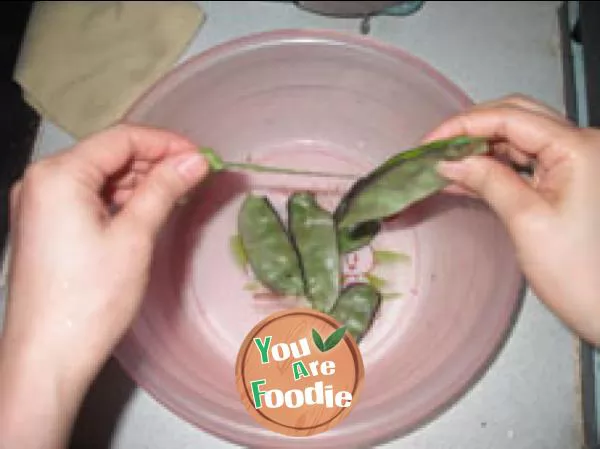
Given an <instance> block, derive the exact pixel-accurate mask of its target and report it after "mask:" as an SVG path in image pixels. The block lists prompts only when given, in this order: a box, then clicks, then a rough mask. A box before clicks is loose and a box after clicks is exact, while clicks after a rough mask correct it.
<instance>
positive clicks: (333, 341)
mask: <svg viewBox="0 0 600 449" xmlns="http://www.w3.org/2000/svg"><path fill="white" fill-rule="evenodd" d="M345 333H346V326H342V327H340V328H339V329H336V330H335V331H333V332H332V333H331V335H330V336H329V337H327V340H325V343H323V339H322V338H321V336H320V335H319V333H318V332H317V331H316V329H313V330H312V337H313V341H314V342H315V345H316V346H317V348H319V351H321V352H327V351H330V350H332V349H333V348H335V347H336V346H337V344H338V343H339V342H340V341H342V338H344V334H345Z"/></svg>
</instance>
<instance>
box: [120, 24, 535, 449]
mask: <svg viewBox="0 0 600 449" xmlns="http://www.w3.org/2000/svg"><path fill="white" fill-rule="evenodd" d="M319 41H321V42H331V43H337V44H350V45H353V46H356V47H358V48H361V49H367V50H371V51H374V52H376V53H379V54H382V55H384V56H388V57H391V58H392V59H401V60H404V61H406V62H408V63H409V64H410V65H412V66H413V67H416V68H417V69H419V70H421V71H422V72H423V73H424V74H425V75H426V76H428V77H430V78H431V79H432V80H434V81H435V82H436V83H438V84H439V85H440V86H441V87H442V88H443V89H445V90H447V91H448V92H449V93H451V94H452V95H453V96H454V97H455V99H456V100H457V101H458V102H459V104H460V105H461V106H462V107H463V108H465V109H466V108H468V107H470V106H473V104H474V103H473V101H472V99H471V98H470V97H469V96H468V95H467V94H466V93H465V92H464V91H463V90H462V89H461V88H460V87H459V86H458V85H457V84H455V83H454V82H453V81H451V80H449V79H448V78H446V77H445V76H443V75H442V74H441V73H440V72H439V71H438V70H437V69H435V68H434V67H433V66H432V65H430V64H429V63H427V62H425V61H423V60H422V59H420V58H418V57H416V56H414V55H412V54H410V53H408V52H407V51H405V50H403V49H401V48H399V47H396V46H394V45H392V44H389V43H386V42H383V41H380V40H377V39H375V38H372V37H368V36H358V35H355V34H351V33H349V32H343V31H333V30H325V29H295V28H286V29H278V30H272V31H266V32H258V33H253V34H249V35H245V36H242V37H239V38H234V39H231V40H228V41H226V42H222V43H220V44H217V45H215V46H213V47H210V48H208V49H206V50H204V51H202V52H201V53H199V54H197V55H193V56H191V57H190V58H189V59H187V60H185V61H183V62H181V63H180V64H179V65H178V66H176V67H174V68H173V69H172V70H171V71H169V72H167V73H166V74H164V75H163V76H162V77H160V78H159V79H158V80H156V81H155V83H154V84H153V85H152V86H151V87H150V88H149V89H147V90H146V91H145V92H144V93H143V94H142V95H141V96H140V97H139V98H138V99H137V100H136V101H135V102H134V103H133V104H132V106H131V107H130V108H129V109H128V110H127V112H126V113H125V115H124V117H123V119H122V120H121V123H127V122H128V121H129V120H132V119H133V118H134V116H135V115H136V113H138V111H139V110H140V109H143V106H144V104H145V103H146V102H147V101H148V100H149V99H151V98H152V97H154V96H156V95H160V91H161V89H163V88H164V87H165V86H167V85H170V84H171V83H172V81H173V80H176V79H178V78H180V77H182V76H185V75H186V74H187V73H188V72H189V73H193V72H194V70H195V68H196V67H197V66H201V65H204V64H209V63H212V62H214V61H218V60H219V59H221V58H223V57H227V56H228V55H231V54H235V53H236V52H237V51H239V50H240V49H244V48H251V47H254V46H257V45H264V44H268V43H273V44H284V43H286V42H287V43H290V42H319ZM512 283H514V284H515V290H517V287H518V290H517V292H516V294H515V297H514V298H511V299H510V301H511V305H510V307H509V308H507V313H506V317H503V319H502V321H501V323H502V325H501V326H500V325H499V326H497V327H498V329H496V330H495V333H494V335H493V341H494V345H490V348H489V350H488V351H485V354H480V355H479V356H478V357H477V360H476V361H475V362H474V363H473V366H477V368H476V369H473V370H472V372H471V374H470V375H469V376H466V377H465V378H464V379H463V381H462V382H460V385H457V386H456V387H455V388H454V393H453V394H450V395H448V396H447V397H446V398H445V400H444V401H441V402H440V403H439V405H438V406H437V407H435V408H434V409H432V410H430V411H429V412H428V413H427V414H424V415H423V416H419V417H418V418H417V419H413V420H411V421H410V422H409V423H406V424H405V425H403V426H397V427H395V428H394V429H390V428H389V427H387V428H386V430H385V431H384V432H383V433H382V434H381V435H376V436H374V435H369V434H367V432H363V434H362V435H363V436H362V437H361V441H360V444H361V445H363V444H364V445H379V444H383V443H384V442H388V441H391V440H393V439H396V438H400V437H403V436H406V435H408V434H410V433H412V432H414V431H415V430H417V429H419V428H422V427H424V426H426V425H428V424H430V423H431V422H432V421H433V420H435V419H436V418H438V417H439V416H440V415H442V414H443V413H444V412H445V411H447V410H448V409H449V408H451V407H452V406H454V405H455V404H456V403H457V401H458V400H459V399H460V398H462V397H464V396H465V395H466V393H467V392H468V391H469V390H470V389H471V388H472V387H473V386H474V385H476V384H477V383H478V382H479V381H480V379H481V378H482V377H483V375H484V374H485V372H486V371H487V370H488V369H489V367H490V366H491V365H492V364H493V363H494V361H495V360H496V359H497V357H498V355H499V353H500V352H501V349H502V348H503V347H504V345H505V343H506V341H507V339H508V337H509V336H510V334H511V332H512V329H513V327H514V323H515V322H516V320H517V318H518V316H519V312H520V310H521V307H522V303H523V298H524V295H525V288H524V285H525V284H524V278H523V275H522V273H521V272H520V271H519V269H518V266H517V265H516V262H515V276H514V279H513V282H512ZM132 337H133V336H132ZM133 339H135V337H133ZM125 340H129V338H123V339H122V342H123V341H125ZM127 351H128V348H126V347H123V346H122V345H121V344H120V346H119V347H117V349H116V350H115V352H114V355H115V358H116V359H117V360H118V362H119V364H120V365H121V366H122V367H123V369H124V371H125V372H126V373H127V375H128V376H130V377H131V378H132V379H133V380H134V381H135V383H136V384H137V385H139V386H140V387H141V388H142V389H144V391H146V392H147V393H148V394H149V395H150V396H152V397H153V398H154V399H155V400H156V401H157V402H158V403H160V404H161V405H163V406H164V407H166V408H167V409H168V410H169V411H170V412H172V413H174V414H175V415H176V416H178V417H180V418H181V419H184V420H185V421H188V423H191V424H192V425H194V426H195V427H198V428H199V429H200V430H202V431H205V432H208V433H209V434H211V435H212V436H215V437H217V438H220V439H223V440H224V441H228V442H232V443H234V444H240V445H244V446H246V445H248V444H249V443H248V440H247V439H246V440H245V439H244V436H243V435H242V434H241V433H240V432H239V431H237V432H234V431H230V432H229V433H227V432H224V431H223V429H222V428H221V427H220V425H219V424H218V423H217V420H216V417H214V418H213V419H212V420H211V422H210V423H206V422H203V423H200V422H199V420H198V419H197V417H195V416H193V414H192V413H189V412H188V410H184V409H181V408H180V407H179V406H178V405H177V404H176V402H175V401H173V400H170V399H169V398H165V397H158V396H157V395H156V388H155V387H157V386H159V383H160V382H157V379H150V378H147V379H144V380H143V381H142V380H140V379H139V376H138V375H137V374H133V373H132V370H129V369H128V365H129V363H127V362H125V361H124V360H123V358H124V356H125V353H126V352H127ZM319 436H323V437H324V438H323V439H321V438H319V442H318V443H317V444H322V445H323V447H335V441H334V440H331V439H329V438H327V435H326V434H320V435H318V436H317V437H319ZM276 437H277V438H275V439H273V441H272V442H271V443H267V444H265V443H264V442H263V443H262V447H270V448H274V447H288V446H290V447H291V446H293V447H297V446H298V441H291V443H292V444H291V445H290V444H288V443H289V442H288V441H286V440H288V438H285V439H281V437H282V436H281V435H276ZM256 438H262V436H259V435H258V434H255V435H253V436H252V439H256ZM301 440H302V441H303V443H302V444H303V445H306V444H310V443H311V440H312V438H311V439H308V440H304V439H301Z"/></svg>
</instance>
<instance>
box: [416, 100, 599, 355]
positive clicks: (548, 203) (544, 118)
mask: <svg viewBox="0 0 600 449" xmlns="http://www.w3.org/2000/svg"><path fill="white" fill-rule="evenodd" d="M462 134H465V135H470V136H477V137H485V138H489V139H490V140H491V141H492V142H493V149H494V151H495V152H496V153H500V154H501V155H504V156H507V157H508V158H509V159H510V160H512V161H513V162H514V163H516V164H518V165H527V164H529V163H531V164H533V166H534V175H533V177H532V178H531V179H525V178H523V177H521V176H519V175H518V174H517V173H516V172H515V171H514V170H512V169H511V168H509V167H508V166H507V165H506V164H503V163H501V162H500V161H499V160H497V159H495V158H493V157H490V156H473V157H470V158H467V159H465V160H464V161H460V162H444V163H442V164H440V165H439V171H440V173H441V174H442V175H444V176H445V177H447V178H448V179H449V180H451V181H453V182H454V183H455V184H456V185H458V186H459V187H461V188H462V189H464V190H465V191H467V192H469V193H471V194H474V195H477V196H480V197H481V198H482V199H484V200H485V201H486V202H488V203H489V205H490V206H491V207H492V208H493V209H494V210H495V211H496V213H497V214H498V215H499V217H500V219H501V220H502V221H503V222H504V224H505V225H506V227H507V229H508V232H509V233H510V235H511V237H512V240H513V242H514V244H515V247H516V252H517V257H518V259H519V261H520V263H521V267H522V269H523V272H524V273H525V276H526V277H527V279H528V281H529V283H530V285H531V287H532V289H533V290H534V292H535V293H536V294H537V295H538V297H539V298H540V299H542V300H543V301H544V302H545V303H546V304H547V305H548V306H549V307H550V308H551V309H552V310H553V311H554V312H555V313H556V314H557V315H558V316H559V317H560V318H562V319H563V320H564V321H565V322H566V323H567V324H568V325H569V326H570V327H571V328H572V329H573V330H574V331H576V332H577V333H578V334H580V335H581V336H582V337H583V338H585V339H587V340H589V341H590V342H592V343H594V344H596V345H599V344H600V276H599V274H598V273H600V131H598V130H595V129H579V128H576V127H575V126H574V125H572V124H571V123H569V122H568V121H567V120H565V119H564V118H563V117H561V116H560V115H558V114H557V113H556V112H554V111H552V110H551V109H549V108H547V107H546V106H544V105H541V104H539V103H537V102H535V101H533V100H530V99H527V98H524V97H520V96H516V97H508V98H505V99H502V100H499V101H494V102H490V103H486V104H481V105H478V106H476V107H475V108H473V109H472V110H470V111H467V112H465V113H463V114H460V115H458V116H456V117H454V118H451V119H450V120H448V121H446V122H445V123H443V124H442V125H441V126H440V127H438V128H437V129H436V130H434V131H433V132H432V133H431V134H430V135H429V136H427V140H432V139H443V138H448V137H451V136H456V135H462Z"/></svg>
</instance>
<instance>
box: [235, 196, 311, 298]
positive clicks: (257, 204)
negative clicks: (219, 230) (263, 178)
mask: <svg viewBox="0 0 600 449" xmlns="http://www.w3.org/2000/svg"><path fill="white" fill-rule="evenodd" d="M238 230H239V235H240V238H241V241H242V245H243V247H244V251H245V253H246V256H247V258H248V263H249V264H250V267H251V268H252V271H253V272H254V275H255V276H256V278H257V279H258V281H259V282H261V283H262V284H263V285H264V286H265V287H267V288H269V289H270V290H272V291H273V292H275V293H279V294H282V295H287V296H300V295H302V294H303V293H304V283H303V279H302V271H301V269H300V260H299V258H298V254H297V253H296V250H295V249H294V246H293V244H292V241H291V240H290V237H289V236H288V234H287V232H286V231H285V228H284V226H283V223H282V222H281V220H280V219H279V216H278V215H277V212H276V211H275V210H274V209H273V206H272V205H271V202H270V201H269V200H268V199H267V198H265V197H259V196H254V195H248V196H247V197H246V199H245V201H244V203H243V204H242V208H241V209H240V212H239V215H238Z"/></svg>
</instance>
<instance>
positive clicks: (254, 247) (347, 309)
mask: <svg viewBox="0 0 600 449" xmlns="http://www.w3.org/2000/svg"><path fill="white" fill-rule="evenodd" d="M487 150H488V147H487V143H486V142H485V141H484V140H482V139H473V138H468V137H458V138H454V139H449V140H444V141H436V142H432V143H430V144H427V145H424V146H421V147H418V148H415V149H413V150H410V151H406V152H403V153H399V154H397V155H395V156H393V157H392V158H390V159H388V160H387V161H386V162H384V163H383V164H382V165H380V166H379V167H378V168H376V169H375V170H374V171H372V172H371V173H370V174H368V175H367V176H365V177H364V178H361V179H359V180H358V181H357V182H356V183H355V184H354V185H353V186H352V188H351V189H350V190H349V191H348V192H347V194H346V195H345V196H344V197H343V198H342V200H341V201H340V203H339V205H338V207H337V208H336V210H335V211H334V212H333V213H330V212H328V211H327V210H325V209H323V208H322V207H321V206H319V204H318V203H317V201H316V199H315V197H314V195H313V194H312V193H309V192H297V193H294V194H293V195H291V196H290V197H289V199H288V202H287V212H288V214H287V215H288V220H287V221H288V222H287V226H286V225H284V223H283V222H282V220H281V218H280V217H279V215H278V214H277V212H276V211H275V209H274V208H273V207H272V205H271V203H270V201H269V199H268V198H266V197H264V196H255V195H252V194H251V195H248V196H247V197H246V199H245V201H244V203H243V205H242V207H241V209H240V212H239V215H238V231H239V236H240V241H241V245H242V248H243V251H244V253H245V257H246V259H247V261H248V263H249V264H250V267H251V268H252V271H253V273H254V276H255V277H256V279H257V280H258V281H259V282H260V283H261V284H262V285H263V286H264V287H266V288H268V289H269V290H270V291H272V292H274V293H277V294H280V295H285V296H305V297H306V298H307V299H308V300H309V301H310V303H311V304H312V307H313V308H315V309H317V310H319V311H322V312H325V313H328V314H329V315H331V316H332V317H334V318H335V319H336V320H338V321H339V322H340V323H342V324H343V325H346V328H347V330H348V332H349V333H350V334H351V335H352V336H353V337H354V338H355V339H356V340H357V341H360V339H361V338H362V337H363V336H364V334H365V333H366V331H367V330H368V329H369V327H370V325H371V323H372V321H373V318H374V316H375V313H376V312H377V310H378V308H379V305H380V303H381V299H382V295H381V293H380V292H379V291H378V290H377V289H376V288H375V287H374V286H373V285H370V284H367V283H357V284H351V285H349V286H346V287H345V288H343V283H342V262H341V259H342V256H343V255H344V254H345V253H348V252H352V251H356V250H358V249H360V248H361V247H363V246H365V245H367V244H369V243H370V242H371V240H372V239H373V238H374V237H375V236H376V235H377V233H378V232H380V230H381V222H382V220H383V219H385V218H388V217H390V216H392V215H395V214H397V213H398V212H400V211H402V210H403V209H405V208H406V207H408V206H410V205H411V204H413V203H415V202H416V201H419V200H421V199H423V198H425V197H427V196H429V195H431V194H433V193H435V192H438V191H439V190H441V189H442V188H444V187H445V186H446V184H447V182H446V180H445V179H444V178H442V177H441V176H439V175H438V174H437V171H436V169H435V166H436V164H437V163H438V162H439V161H441V160H458V159H461V158H464V157H466V156H469V155H472V154H481V153H485V152H487Z"/></svg>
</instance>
